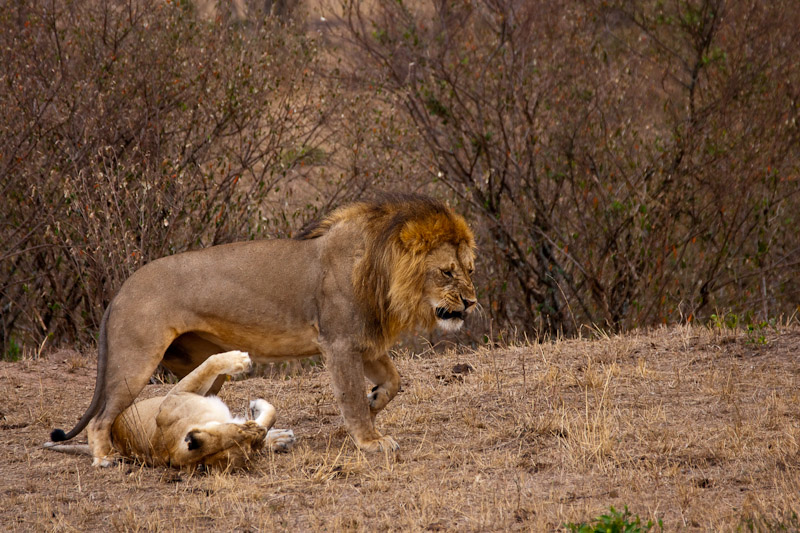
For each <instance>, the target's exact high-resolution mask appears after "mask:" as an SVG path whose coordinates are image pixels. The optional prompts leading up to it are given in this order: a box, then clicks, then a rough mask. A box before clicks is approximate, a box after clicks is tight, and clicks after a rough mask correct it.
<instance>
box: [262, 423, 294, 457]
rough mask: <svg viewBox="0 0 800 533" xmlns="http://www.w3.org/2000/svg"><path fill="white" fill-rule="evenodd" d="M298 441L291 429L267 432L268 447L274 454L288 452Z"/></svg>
mask: <svg viewBox="0 0 800 533" xmlns="http://www.w3.org/2000/svg"><path fill="white" fill-rule="evenodd" d="M296 441H297V439H295V437H294V431H292V430H291V429H270V430H269V431H268V432H267V446H268V447H269V449H270V450H272V451H273V452H278V453H285V452H288V451H289V450H291V449H292V446H294V443H295V442H296Z"/></svg>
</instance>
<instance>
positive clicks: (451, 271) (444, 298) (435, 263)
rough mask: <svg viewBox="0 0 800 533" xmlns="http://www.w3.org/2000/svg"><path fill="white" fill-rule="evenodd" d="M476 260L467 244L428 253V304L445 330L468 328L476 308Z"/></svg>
mask: <svg viewBox="0 0 800 533" xmlns="http://www.w3.org/2000/svg"><path fill="white" fill-rule="evenodd" d="M474 261H475V259H474V254H473V252H472V249H471V248H470V247H469V246H468V245H467V244H466V243H461V244H460V245H458V246H455V245H453V244H451V243H444V244H442V245H440V246H438V247H437V248H435V249H433V250H432V251H431V252H430V253H429V254H428V257H427V259H426V261H425V263H426V265H425V268H426V274H425V287H424V301H426V302H427V303H429V304H430V305H431V307H432V310H433V313H434V314H435V315H436V325H437V326H438V327H439V328H440V329H442V330H445V331H456V330H458V329H459V328H461V326H462V325H464V318H465V316H466V315H467V314H469V313H471V312H472V311H473V310H474V309H475V306H476V304H477V298H476V296H475V287H474V286H473V285H472V272H473V269H474V265H475V263H474Z"/></svg>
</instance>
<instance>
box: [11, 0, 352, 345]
mask: <svg viewBox="0 0 800 533" xmlns="http://www.w3.org/2000/svg"><path fill="white" fill-rule="evenodd" d="M0 62H2V64H3V70H2V72H0V101H2V102H3V105H2V106H0V213H2V215H0V216H2V219H0V242H2V248H0V327H1V328H2V335H3V352H4V353H6V352H8V350H9V349H12V348H13V346H14V344H13V343H14V342H15V341H14V340H13V338H12V332H13V333H14V334H15V336H16V339H17V340H18V341H19V342H21V343H36V344H38V343H39V341H40V340H41V338H42V337H44V336H45V335H46V334H53V335H55V337H56V341H57V342H64V341H87V340H89V339H90V338H91V336H90V335H91V333H92V332H95V331H96V329H97V325H98V324H99V320H100V317H101V316H102V313H103V309H104V307H105V305H106V304H107V303H108V302H109V300H110V299H111V297H112V296H113V294H114V292H115V291H116V289H118V288H119V285H120V284H121V282H122V281H123V280H124V279H125V278H126V277H127V276H128V275H129V274H130V273H131V272H132V271H133V270H135V269H136V268H138V267H139V266H141V265H142V264H144V263H146V262H147V261H150V260H152V259H154V258H157V257H160V256H163V255H167V254H172V253H176V252H180V251H184V250H187V249H191V248H195V247H199V246H206V245H212V244H217V243H223V242H228V241H231V240H235V239H248V238H255V237H259V236H265V235H285V234H288V233H290V232H291V231H292V230H293V229H294V228H295V227H297V226H299V225H300V224H301V223H302V221H303V220H306V219H307V218H308V217H310V216H313V215H314V213H315V209H316V208H317V207H318V206H319V205H323V198H324V199H325V200H327V199H328V198H327V197H330V198H334V199H336V200H338V201H341V199H342V198H345V199H346V198H348V197H349V196H348V195H351V193H350V192H349V191H350V190H351V189H352V188H353V186H354V185H353V184H351V183H350V182H348V181H346V180H342V179H341V178H335V177H334V178H332V177H331V176H330V175H325V174H324V173H321V172H319V165H320V164H321V162H324V159H325V157H326V154H327V153H328V152H329V151H330V150H332V149H333V145H332V144H331V143H330V141H329V138H328V137H327V136H329V135H330V131H331V128H332V126H330V127H329V126H328V122H329V121H331V120H332V113H333V110H334V108H335V107H334V101H335V100H337V98H336V94H337V90H338V89H337V85H336V84H335V83H334V82H332V81H330V79H329V78H324V77H322V76H321V75H320V69H319V64H318V63H319V58H318V54H317V51H316V43H315V42H314V41H313V40H312V39H310V38H308V37H307V36H306V35H305V34H304V32H303V31H302V28H296V27H294V26H293V25H292V24H291V23H286V24H284V22H279V21H276V20H274V19H272V18H265V19H264V20H260V21H259V20H254V21H250V22H248V23H246V24H239V23H230V24H229V23H227V22H225V21H223V20H220V19H219V18H218V19H217V20H215V21H211V22H208V21H206V20H204V19H202V18H200V17H197V16H195V13H194V12H193V9H192V4H191V3H188V2H169V1H167V2H165V1H163V0H159V1H150V0H132V1H130V2H94V1H90V0H76V1H70V2H42V1H39V0H25V1H19V2H4V4H3V9H2V10H0ZM356 185H358V184H356ZM361 185H363V184H361ZM299 192H302V194H301V195H300V196H301V198H297V197H296V195H298V193H299Z"/></svg>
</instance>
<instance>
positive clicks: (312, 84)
mask: <svg viewBox="0 0 800 533" xmlns="http://www.w3.org/2000/svg"><path fill="white" fill-rule="evenodd" d="M327 4H328V6H329V7H332V8H334V9H330V12H324V11H323V12H322V13H324V14H325V15H326V20H327V21H328V22H327V23H323V22H320V20H319V17H318V16H316V15H315V17H314V20H315V22H314V23H313V24H311V23H305V22H303V18H302V16H301V15H300V14H298V13H296V14H295V15H296V17H295V19H291V18H284V19H282V20H280V21H279V20H276V19H275V18H271V17H266V18H263V17H260V16H252V17H250V18H249V19H248V20H245V21H236V20H227V19H226V18H225V17H221V16H220V17H217V18H216V19H214V20H210V21H209V20H205V19H203V18H202V17H198V16H197V14H196V13H195V12H194V11H193V9H192V7H191V6H192V4H191V3H189V2H169V1H161V0H158V1H156V0H127V1H123V0H118V1H115V2H94V1H91V0H75V1H71V2H44V1H41V0H25V1H22V2H18V1H13V2H12V1H10V0H5V1H3V2H2V5H1V6H0V7H2V9H1V10H0V63H1V64H2V65H3V68H2V71H0V102H2V105H1V106H0V217H1V218H0V330H2V336H3V355H4V356H7V357H8V356H12V357H13V356H14V355H15V354H18V353H19V351H20V348H21V347H22V346H27V347H36V346H38V345H40V344H41V343H42V342H43V340H44V339H47V338H51V337H52V338H53V341H52V342H53V343H54V344H59V343H64V342H74V341H79V342H86V341H89V340H90V339H91V336H92V335H93V334H94V332H95V331H96V325H97V323H98V319H99V317H100V316H101V314H102V311H103V308H104V306H105V305H106V304H107V303H108V301H109V300H110V299H111V297H112V296H113V294H114V292H115V291H116V290H117V289H118V287H119V285H120V283H121V282H122V280H124V279H125V277H127V275H129V274H130V273H131V272H132V271H133V270H134V269H135V268H137V267H138V266H140V265H141V264H143V263H144V262H146V261H149V260H151V259H153V258H156V257H158V256H162V255H165V254H170V253H176V252H180V251H183V250H186V249H190V248H194V247H198V246H207V245H211V244H215V243H221V242H227V241H231V240H237V239H248V238H261V237H272V236H285V235H289V234H291V233H292V232H293V231H294V230H295V229H296V228H298V227H300V226H301V225H302V224H303V223H304V222H305V221H307V220H308V219H309V218H311V217H313V216H316V215H317V213H319V212H320V210H323V211H324V210H326V209H328V208H329V207H331V206H334V205H337V204H341V203H343V202H345V201H348V200H351V199H354V198H358V197H360V196H362V195H364V194H373V191H374V190H375V189H376V188H384V189H386V188H391V189H404V190H420V191H425V192H428V193H431V194H435V195H439V196H442V197H446V198H448V199H449V200H450V201H451V202H452V203H453V205H454V207H455V208H456V209H457V210H459V211H461V212H463V213H464V214H466V215H467V216H468V217H469V218H470V220H471V222H472V223H473V225H474V226H475V229H476V231H477V233H478V235H479V246H480V256H481V261H480V263H479V265H478V277H477V286H478V288H479V290H480V294H479V297H480V299H481V302H482V304H483V309H484V318H485V319H486V320H485V321H483V322H480V321H476V322H475V323H473V325H472V326H473V327H472V330H471V333H472V334H475V335H481V334H484V333H486V334H488V335H489V336H492V335H493V334H495V335H496V334H497V333H498V332H500V331H504V330H506V331H509V330H514V331H517V332H519V333H523V332H525V333H528V334H530V333H534V332H539V333H542V332H548V333H550V334H553V333H557V332H565V333H567V334H574V333H575V332H577V331H578V330H579V329H580V328H581V326H582V325H586V324H598V325H600V326H601V327H603V328H611V329H619V330H622V329H628V328H633V327H638V326H647V325H653V324H659V323H662V322H680V321H688V320H706V319H707V318H708V317H709V316H710V315H711V314H712V313H717V314H718V315H723V314H724V312H723V311H731V312H732V313H734V314H735V316H736V317H739V319H740V320H744V321H745V322H746V323H748V324H759V323H761V322H762V321H764V320H767V319H769V318H770V317H776V316H779V315H781V314H789V313H791V312H793V311H794V310H795V306H796V302H797V298H798V283H797V279H798V276H797V274H798V264H800V263H799V261H800V233H798V232H797V231H796V228H797V227H798V222H800V221H798V216H799V215H798V214H800V198H799V197H798V186H797V183H798V182H797V178H798V161H800V153H799V152H800V148H799V147H800V139H799V138H798V123H797V115H798V112H799V111H800V100H798V97H800V71H799V70H798V65H800V4H798V3H797V2H792V1H779V2H761V1H757V0H748V1H745V2H730V1H724V0H692V1H683V0H680V1H679V0H670V1H667V2H661V1H649V0H638V1H628V0H615V1H612V2H608V1H602V2H601V1H596V2H594V1H592V2H584V1H570V2H547V1H519V0H471V1H463V0H458V1H457V0H436V1H433V0H431V1H423V0H419V1H413V2H412V1H405V2H364V3H362V2H357V1H343V0H342V1H336V2H327ZM252 12H253V13H255V11H252ZM334 13H337V14H338V18H337V15H335V14H334ZM262 14H263V13H262ZM323 52H324V53H323Z"/></svg>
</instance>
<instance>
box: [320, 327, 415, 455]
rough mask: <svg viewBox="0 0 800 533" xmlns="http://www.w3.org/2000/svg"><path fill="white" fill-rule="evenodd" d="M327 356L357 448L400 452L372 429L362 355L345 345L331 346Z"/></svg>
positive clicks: (339, 402)
mask: <svg viewBox="0 0 800 533" xmlns="http://www.w3.org/2000/svg"><path fill="white" fill-rule="evenodd" d="M324 352H325V353H324V355H325V364H326V365H327V367H328V370H329V371H330V374H331V384H332V385H333V394H334V396H335V398H336V403H337V404H338V405H339V410H340V411H341V412H342V416H343V417H344V421H345V423H346V424H347V429H348V430H349V431H350V435H352V437H353V440H355V441H356V444H357V445H358V447H359V448H361V449H362V450H366V451H383V450H396V449H398V448H399V446H398V444H397V442H395V440H394V439H393V438H391V437H387V436H383V435H381V434H380V433H378V432H377V431H376V430H375V426H374V425H373V422H372V419H373V416H372V414H371V413H370V407H369V403H368V402H367V398H366V397H365V396H364V362H363V360H362V356H361V353H360V352H359V351H358V350H356V349H354V347H353V346H352V345H351V344H350V343H348V342H344V341H340V342H334V343H332V344H331V345H330V346H329V347H327V349H325V350H324Z"/></svg>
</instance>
